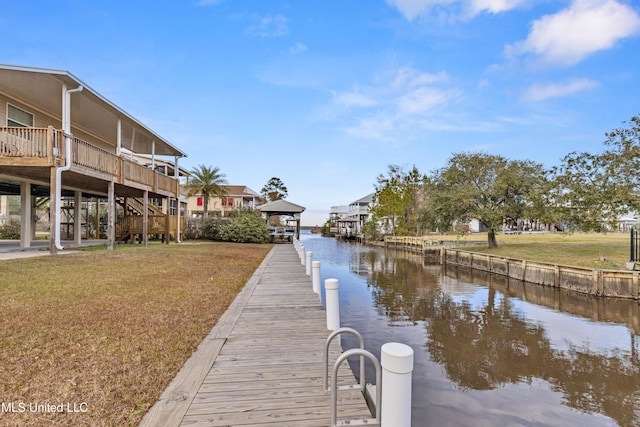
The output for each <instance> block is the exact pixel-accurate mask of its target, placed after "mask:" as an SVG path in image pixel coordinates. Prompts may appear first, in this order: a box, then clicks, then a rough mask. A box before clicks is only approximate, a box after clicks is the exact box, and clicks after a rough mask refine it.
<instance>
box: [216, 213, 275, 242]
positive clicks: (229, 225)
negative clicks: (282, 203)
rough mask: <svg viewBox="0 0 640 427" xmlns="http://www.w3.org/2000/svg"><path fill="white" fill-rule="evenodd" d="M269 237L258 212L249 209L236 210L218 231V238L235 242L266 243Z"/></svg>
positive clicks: (265, 225)
mask: <svg viewBox="0 0 640 427" xmlns="http://www.w3.org/2000/svg"><path fill="white" fill-rule="evenodd" d="M270 237H271V236H270V234H269V228H268V227H267V224H266V223H265V221H264V220H263V219H262V217H261V216H260V214H258V213H255V212H251V211H241V212H238V214H237V215H236V216H234V217H233V218H230V219H228V220H227V221H225V222H224V223H223V224H222V226H221V229H220V232H219V238H220V240H224V241H227V242H236V243H266V242H268V241H269V239H270Z"/></svg>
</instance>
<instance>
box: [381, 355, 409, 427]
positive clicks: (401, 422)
mask: <svg viewBox="0 0 640 427" xmlns="http://www.w3.org/2000/svg"><path fill="white" fill-rule="evenodd" d="M380 359H381V365H382V404H381V405H382V411H381V419H380V426H381V427H411V376H412V372H413V349H412V348H411V347H409V346H408V345H406V344H400V343H395V342H390V343H386V344H384V345H383V346H382V349H381V355H380Z"/></svg>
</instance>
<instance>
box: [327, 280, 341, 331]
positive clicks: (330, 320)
mask: <svg viewBox="0 0 640 427" xmlns="http://www.w3.org/2000/svg"><path fill="white" fill-rule="evenodd" d="M324 289H325V293H326V301H327V329H329V330H330V331H335V330H336V329H340V297H339V295H338V279H326V280H325V281H324Z"/></svg>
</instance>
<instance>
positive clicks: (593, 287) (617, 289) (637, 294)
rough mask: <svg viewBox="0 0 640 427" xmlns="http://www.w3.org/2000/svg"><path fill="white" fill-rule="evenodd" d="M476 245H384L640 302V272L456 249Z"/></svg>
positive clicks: (396, 240) (413, 241)
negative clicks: (601, 268)
mask: <svg viewBox="0 0 640 427" xmlns="http://www.w3.org/2000/svg"><path fill="white" fill-rule="evenodd" d="M470 243H471V244H473V243H475V242H463V243H460V242H457V241H452V242H446V241H437V240H427V239H421V238H418V237H393V238H389V239H385V246H387V247H393V248H398V249H405V250H408V251H413V252H417V253H420V254H422V256H423V257H424V259H425V260H427V261H430V262H439V263H440V264H445V265H456V266H461V267H468V268H473V269H476V270H481V271H486V272H489V273H494V274H499V275H503V276H506V277H509V278H510V279H516V280H521V281H523V282H528V283H534V284H536V285H543V286H551V287H556V288H561V289H567V290H571V291H576V292H580V293H585V294H589V295H598V296H606V297H616V298H631V299H640V272H639V271H628V270H599V269H592V268H585V267H574V266H569V265H561V264H551V263H545V262H535V261H526V260H521V259H514V258H508V257H504V256H497V255H490V254H484V253H478V252H469V251H465V250H461V249H459V248H457V247H455V248H454V247H453V246H464V245H469V244H470Z"/></svg>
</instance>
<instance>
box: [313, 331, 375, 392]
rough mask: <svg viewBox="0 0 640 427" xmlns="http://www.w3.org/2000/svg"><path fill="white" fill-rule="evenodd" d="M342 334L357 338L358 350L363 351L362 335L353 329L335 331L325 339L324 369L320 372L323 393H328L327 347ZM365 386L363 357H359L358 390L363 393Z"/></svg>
mask: <svg viewBox="0 0 640 427" xmlns="http://www.w3.org/2000/svg"><path fill="white" fill-rule="evenodd" d="M343 333H346V334H351V335H353V336H355V337H356V338H358V342H359V344H360V348H361V349H363V350H364V339H363V338H362V335H360V332H358V331H356V330H355V329H352V328H340V329H336V330H335V331H333V332H332V333H331V335H329V336H328V337H327V340H326V341H325V343H324V365H323V367H324V369H323V370H322V372H323V381H324V382H323V384H324V391H325V392H328V391H329V345H330V344H331V341H333V339H334V338H335V337H337V336H338V335H340V334H343ZM366 385H367V383H366V381H365V373H364V356H362V357H360V388H361V389H362V392H363V393H364V392H365V390H366Z"/></svg>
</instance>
